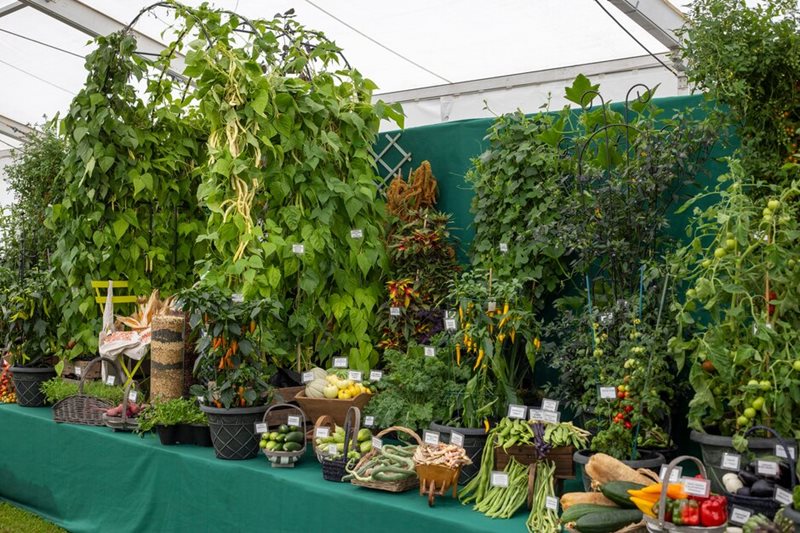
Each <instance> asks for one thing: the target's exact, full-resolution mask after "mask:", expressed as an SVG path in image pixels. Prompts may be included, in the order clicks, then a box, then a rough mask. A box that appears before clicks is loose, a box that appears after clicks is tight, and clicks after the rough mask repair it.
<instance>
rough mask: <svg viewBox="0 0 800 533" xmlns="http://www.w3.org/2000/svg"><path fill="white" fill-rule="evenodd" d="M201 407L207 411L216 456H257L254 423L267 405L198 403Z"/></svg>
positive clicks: (245, 457) (260, 416)
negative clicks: (211, 405)
mask: <svg viewBox="0 0 800 533" xmlns="http://www.w3.org/2000/svg"><path fill="white" fill-rule="evenodd" d="M200 410H201V411H203V412H204V413H206V415H208V426H209V427H210V428H211V442H212V443H213V444H214V453H216V455H217V457H218V458H219V459H233V460H240V459H252V458H253V457H256V456H258V451H259V448H258V441H259V437H258V435H257V434H256V428H255V424H256V422H261V419H262V418H263V416H264V411H266V410H267V406H266V405H259V406H258V407H231V408H230V409H223V408H218V407H208V406H207V405H201V406H200Z"/></svg>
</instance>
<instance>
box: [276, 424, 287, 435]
mask: <svg viewBox="0 0 800 533" xmlns="http://www.w3.org/2000/svg"><path fill="white" fill-rule="evenodd" d="M278 433H289V426H287V425H286V424H281V425H280V426H278Z"/></svg>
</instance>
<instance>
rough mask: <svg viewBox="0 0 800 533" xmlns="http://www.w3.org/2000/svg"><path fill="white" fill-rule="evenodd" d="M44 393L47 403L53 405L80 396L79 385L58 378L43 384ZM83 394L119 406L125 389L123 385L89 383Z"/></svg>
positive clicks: (84, 386) (85, 385) (86, 383)
mask: <svg viewBox="0 0 800 533" xmlns="http://www.w3.org/2000/svg"><path fill="white" fill-rule="evenodd" d="M42 392H43V393H44V395H45V397H46V398H47V403H51V404H52V403H56V402H60V401H61V400H63V399H64V398H69V397H70V396H75V395H76V394H78V384H77V383H74V382H71V381H64V380H63V379H62V378H58V377H57V378H53V379H50V380H48V381H45V382H44V383H42ZM83 394H85V395H87V396H91V397H92V398H97V399H99V400H105V401H107V402H108V403H110V404H112V405H119V404H120V403H122V398H123V395H124V388H123V387H122V386H121V385H113V386H112V385H106V384H105V383H103V382H102V381H87V382H85V383H84V385H83Z"/></svg>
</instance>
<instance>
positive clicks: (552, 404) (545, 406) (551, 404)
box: [542, 398, 558, 411]
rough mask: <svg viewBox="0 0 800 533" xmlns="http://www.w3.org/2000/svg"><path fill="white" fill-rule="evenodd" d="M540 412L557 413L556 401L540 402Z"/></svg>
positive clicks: (545, 400) (544, 400) (546, 400)
mask: <svg viewBox="0 0 800 533" xmlns="http://www.w3.org/2000/svg"><path fill="white" fill-rule="evenodd" d="M542 411H558V400H548V399H547V398H545V399H543V400H542Z"/></svg>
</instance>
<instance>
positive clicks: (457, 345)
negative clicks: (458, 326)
mask: <svg viewBox="0 0 800 533" xmlns="http://www.w3.org/2000/svg"><path fill="white" fill-rule="evenodd" d="M456 364H457V365H458V366H461V345H460V344H456Z"/></svg>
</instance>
